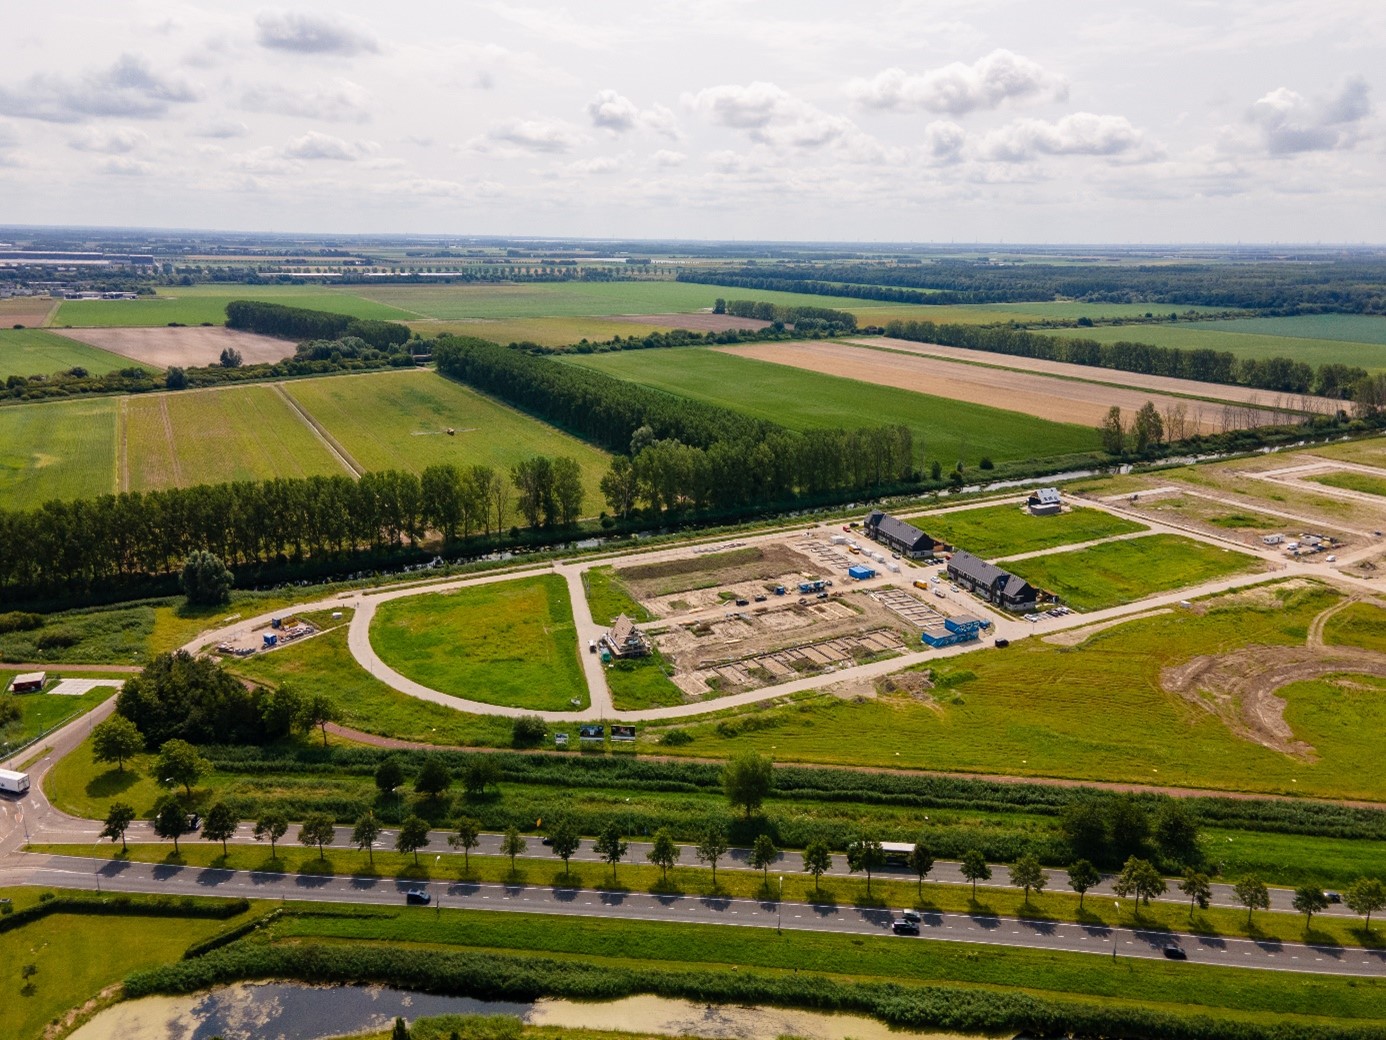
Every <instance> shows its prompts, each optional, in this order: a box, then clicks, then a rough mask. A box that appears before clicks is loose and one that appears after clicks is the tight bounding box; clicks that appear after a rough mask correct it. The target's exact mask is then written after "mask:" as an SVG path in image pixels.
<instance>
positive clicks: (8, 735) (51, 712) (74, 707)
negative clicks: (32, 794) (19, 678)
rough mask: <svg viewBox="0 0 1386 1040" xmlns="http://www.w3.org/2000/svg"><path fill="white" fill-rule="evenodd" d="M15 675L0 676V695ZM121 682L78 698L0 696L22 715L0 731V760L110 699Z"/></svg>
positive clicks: (30, 694)
mask: <svg viewBox="0 0 1386 1040" xmlns="http://www.w3.org/2000/svg"><path fill="white" fill-rule="evenodd" d="M15 674H16V673H14V672H0V691H3V690H6V689H8V688H9V684H10V680H11V679H13V678H14V676H15ZM76 678H79V679H88V678H90V679H95V678H98V676H95V675H86V674H83V675H79V676H76ZM123 681H124V680H123V679H112V680H111V684H110V685H109V686H98V687H97V688H96V689H94V690H92V691H91V692H90V693H84V694H82V695H81V696H80V697H68V696H66V695H63V696H57V695H55V694H51V693H23V694H18V695H15V694H9V693H3V692H0V697H10V696H13V697H15V700H16V701H18V703H19V707H20V710H21V711H23V713H24V714H23V715H22V716H21V717H20V719H19V721H18V722H16V723H15V724H14V725H12V726H7V727H5V728H3V729H0V759H3V758H8V757H9V756H10V754H11V751H10V750H9V749H10V748H17V747H19V746H21V745H23V744H26V743H28V742H29V741H31V740H33V739H34V738H35V737H37V736H38V735H39V734H40V733H47V732H48V731H49V730H51V729H53V728H54V727H56V726H61V725H62V724H63V723H65V722H69V721H71V720H72V719H75V718H76V717H77V716H79V715H85V714H86V713H87V712H89V711H91V709H92V708H94V707H96V706H97V705H98V704H100V703H101V702H102V701H104V700H106V698H108V697H111V696H113V695H114V694H115V692H116V690H118V689H119V688H120V684H121V683H122V682H123Z"/></svg>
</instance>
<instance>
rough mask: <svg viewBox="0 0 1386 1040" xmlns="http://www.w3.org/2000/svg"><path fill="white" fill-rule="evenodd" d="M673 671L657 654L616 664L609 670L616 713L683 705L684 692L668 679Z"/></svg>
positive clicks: (609, 683) (607, 677) (607, 670)
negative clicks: (667, 705) (668, 705)
mask: <svg viewBox="0 0 1386 1040" xmlns="http://www.w3.org/2000/svg"><path fill="white" fill-rule="evenodd" d="M671 670H672V669H671V668H670V666H669V664H668V662H667V661H665V660H664V655H663V654H661V653H660V652H659V651H658V650H656V651H655V652H654V653H652V654H651V655H650V656H649V657H642V658H638V659H636V660H629V661H617V662H615V663H614V664H612V665H611V666H610V667H608V668H607V669H606V681H607V684H608V685H609V686H610V687H611V700H612V703H613V704H614V705H615V706H616V710H617V711H635V710H638V709H640V708H658V707H661V706H662V705H666V704H683V703H684V701H685V700H686V698H685V697H684V695H683V691H682V690H680V689H679V688H678V687H677V686H675V685H674V683H673V680H671V679H670V678H669V672H670V671H671Z"/></svg>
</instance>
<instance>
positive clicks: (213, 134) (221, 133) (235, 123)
mask: <svg viewBox="0 0 1386 1040" xmlns="http://www.w3.org/2000/svg"><path fill="white" fill-rule="evenodd" d="M248 133H250V127H248V126H246V125H245V124H244V123H242V122H241V121H240V120H238V119H212V120H208V121H207V122H205V123H202V124H200V125H199V126H197V127H195V128H194V129H193V130H192V135H193V136H194V137H210V138H212V139H213V140H219V141H224V140H228V139H230V138H232V137H244V136H245V135H246V134H248Z"/></svg>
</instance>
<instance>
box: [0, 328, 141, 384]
mask: <svg viewBox="0 0 1386 1040" xmlns="http://www.w3.org/2000/svg"><path fill="white" fill-rule="evenodd" d="M79 367H80V368H85V369H86V370H87V371H88V372H90V373H91V374H92V375H94V376H104V375H105V374H106V373H107V372H114V371H116V370H118V369H122V368H147V367H148V366H145V365H141V364H139V362H136V361H131V360H130V359H129V358H127V357H121V356H120V355H119V354H112V353H111V352H110V351H107V350H100V349H98V348H97V347H90V346H87V344H85V343H78V342H77V341H76V340H74V339H67V338H66V337H64V336H59V335H57V334H55V333H52V332H45V331H44V330H42V329H0V380H4V379H8V378H9V377H10V376H49V375H52V374H53V373H55V372H66V371H67V370H68V369H71V368H79Z"/></svg>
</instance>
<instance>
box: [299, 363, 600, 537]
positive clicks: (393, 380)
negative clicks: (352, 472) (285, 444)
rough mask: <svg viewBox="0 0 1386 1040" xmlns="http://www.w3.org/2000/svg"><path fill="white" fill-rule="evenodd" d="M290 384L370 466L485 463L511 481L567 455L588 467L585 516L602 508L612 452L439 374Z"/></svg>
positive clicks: (327, 426)
mask: <svg viewBox="0 0 1386 1040" xmlns="http://www.w3.org/2000/svg"><path fill="white" fill-rule="evenodd" d="M284 389H285V391H286V392H287V393H288V394H289V396H291V397H292V398H293V399H294V400H295V401H297V402H298V403H299V404H300V405H302V406H303V407H304V408H305V409H307V411H308V412H309V414H311V415H312V416H313V418H314V419H315V420H316V421H318V422H319V423H321V424H322V426H323V428H324V429H325V430H327V432H328V434H329V435H330V436H331V437H332V438H333V439H334V440H335V441H336V442H337V443H338V444H340V445H341V446H342V447H343V448H344V449H345V450H346V451H347V453H348V454H349V455H350V456H351V457H352V458H353V459H354V460H355V461H356V462H357V463H358V464H359V465H360V466H361V467H362V468H364V469H366V470H380V469H407V470H412V471H413V472H415V473H421V472H422V471H423V470H424V469H425V468H426V467H428V466H431V465H434V464H435V463H443V462H451V463H455V464H456V465H458V466H472V465H477V464H485V465H489V466H494V467H496V468H497V469H499V470H501V471H502V472H503V473H504V474H505V475H506V477H507V479H508V476H509V471H510V468H511V467H512V466H513V465H515V464H516V463H518V462H520V461H521V460H523V459H527V458H529V457H531V456H533V455H548V456H554V457H557V456H562V455H566V456H568V457H570V458H573V459H576V460H577V463H578V465H579V466H581V467H582V476H583V489H584V491H585V492H586V497H585V499H584V502H583V512H584V514H591V515H596V514H597V513H598V512H600V511H601V509H602V497H601V490H600V487H599V484H600V482H601V478H602V475H603V474H604V473H605V472H606V469H607V465H608V463H609V460H610V456H608V455H607V454H606V453H605V452H602V451H600V450H599V449H597V448H593V447H591V446H590V445H587V444H584V443H583V442H582V441H580V440H578V439H577V438H575V437H570V436H569V435H568V434H566V433H563V432H562V431H560V430H558V429H556V428H555V427H552V426H549V425H548V424H546V423H543V422H541V421H539V420H537V419H532V418H530V417H529V416H527V415H525V414H523V413H522V412H517V411H515V410H514V409H511V408H507V407H506V406H505V405H502V404H500V403H498V402H496V401H494V400H492V399H491V398H489V397H485V396H483V395H481V394H479V393H477V392H476V391H475V390H472V389H470V388H468V387H465V386H462V385H461V384H460V383H454V382H452V381H451V380H449V379H445V378H443V377H442V376H440V375H438V374H436V373H434V372H422V371H407V372H385V373H380V374H378V375H367V376H342V377H336V378H332V379H307V380H300V381H297V382H293V383H287V384H285V387H284ZM448 427H452V428H453V429H455V430H456V431H457V432H456V435H455V436H452V437H449V436H447V434H446V432H445V431H446V430H447V428H448ZM512 522H514V521H513V520H510V519H508V520H507V524H509V523H512Z"/></svg>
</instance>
